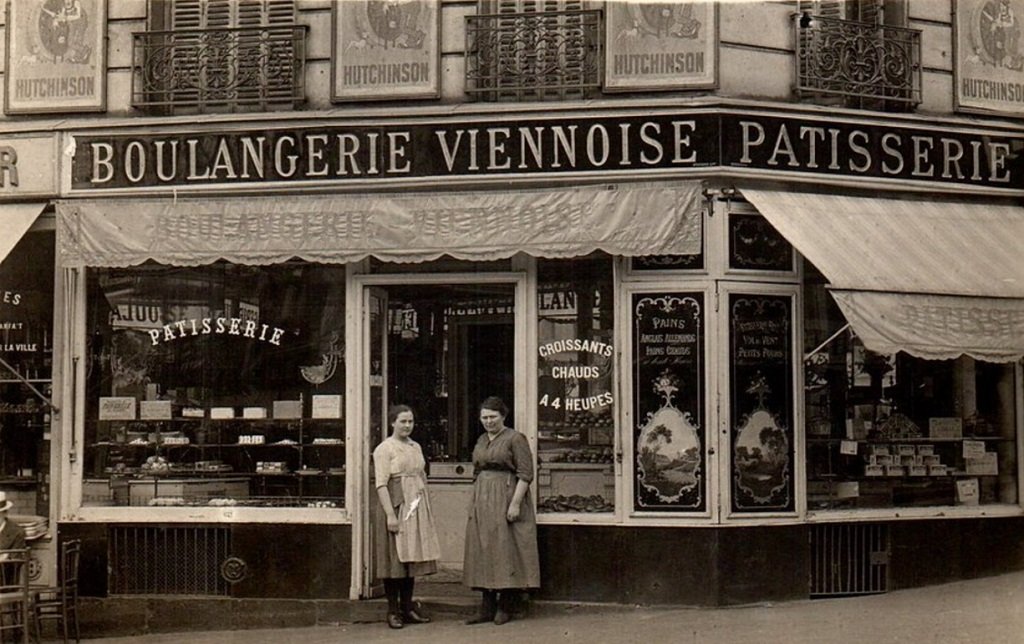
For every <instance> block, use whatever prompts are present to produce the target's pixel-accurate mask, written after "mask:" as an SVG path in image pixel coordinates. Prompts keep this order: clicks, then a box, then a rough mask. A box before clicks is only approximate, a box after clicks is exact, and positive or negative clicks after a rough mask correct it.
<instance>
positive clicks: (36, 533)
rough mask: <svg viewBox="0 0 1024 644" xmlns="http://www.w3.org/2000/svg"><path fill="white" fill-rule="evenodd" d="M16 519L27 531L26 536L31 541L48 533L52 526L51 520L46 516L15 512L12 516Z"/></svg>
mask: <svg viewBox="0 0 1024 644" xmlns="http://www.w3.org/2000/svg"><path fill="white" fill-rule="evenodd" d="M11 521H14V522H15V523H17V524H18V525H20V526H21V529H22V530H24V531H25V538H26V539H28V540H29V541H31V540H32V539H38V538H39V537H41V536H43V535H45V534H46V531H47V530H48V529H49V527H50V521H49V519H47V518H46V517H41V516H38V515H35V514H15V515H12V516H11Z"/></svg>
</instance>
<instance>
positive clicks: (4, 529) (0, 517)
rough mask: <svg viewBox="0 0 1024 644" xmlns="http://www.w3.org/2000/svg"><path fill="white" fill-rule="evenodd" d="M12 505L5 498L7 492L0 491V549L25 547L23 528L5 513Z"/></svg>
mask: <svg viewBox="0 0 1024 644" xmlns="http://www.w3.org/2000/svg"><path fill="white" fill-rule="evenodd" d="M13 506H14V504H13V503H11V502H10V501H9V500H8V499H7V493H6V492H3V491H0V550H15V549H19V548H24V547H25V530H24V529H22V527H21V526H20V525H18V524H17V523H15V522H14V521H12V520H11V518H10V517H9V516H8V514H7V513H8V510H10V509H11V508H12V507H13Z"/></svg>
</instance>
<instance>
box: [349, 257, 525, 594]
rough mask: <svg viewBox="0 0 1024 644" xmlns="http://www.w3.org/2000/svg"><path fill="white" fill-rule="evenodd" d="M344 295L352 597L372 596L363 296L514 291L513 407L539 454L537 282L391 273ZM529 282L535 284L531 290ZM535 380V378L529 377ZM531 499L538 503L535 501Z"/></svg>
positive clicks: (354, 280)
mask: <svg viewBox="0 0 1024 644" xmlns="http://www.w3.org/2000/svg"><path fill="white" fill-rule="evenodd" d="M349 277H350V279H349V287H350V288H348V289H347V292H346V304H347V309H346V315H345V346H346V347H347V349H346V361H345V377H346V387H345V389H346V398H347V400H346V402H345V418H346V422H345V434H346V437H345V442H346V444H347V446H348V448H347V449H346V454H347V456H346V461H347V472H348V476H347V477H346V483H345V493H346V506H347V508H348V511H349V516H350V517H351V518H352V566H351V568H352V579H351V585H350V589H349V598H350V599H360V598H364V597H368V596H369V593H370V584H371V583H372V581H373V580H372V579H367V565H368V562H369V557H371V556H372V551H371V548H370V547H369V546H370V544H369V538H368V532H367V528H368V526H367V517H368V516H369V504H370V503H373V502H374V498H373V494H372V493H373V490H370V489H369V485H368V477H369V467H370V454H369V452H368V451H367V440H366V438H367V437H366V436H365V430H366V419H368V418H369V413H370V384H369V379H368V377H367V375H368V372H367V369H366V367H367V361H368V355H367V353H368V350H369V341H370V337H369V328H368V325H367V324H366V315H365V314H366V312H365V311H364V302H365V292H366V290H367V289H369V288H374V287H384V288H386V287H388V286H409V285H424V286H431V285H437V286H443V285H449V284H506V285H510V286H512V287H513V290H514V295H513V298H514V299H513V302H514V307H515V310H514V312H513V324H514V334H515V342H514V345H515V355H514V357H513V365H514V370H515V375H514V378H513V382H514V387H515V391H516V397H515V400H514V403H513V404H514V409H513V410H512V414H513V418H514V419H515V424H516V429H517V430H518V431H520V432H522V433H523V434H525V435H526V437H527V439H529V441H530V445H531V448H532V449H533V450H534V451H535V450H536V441H537V431H536V414H533V413H529V412H530V410H535V409H536V400H537V378H536V377H535V374H536V373H537V357H536V351H534V350H531V349H532V347H534V345H535V344H536V332H535V330H531V325H530V324H529V321H530V320H531V319H533V320H535V319H536V310H535V309H536V306H537V304H536V300H537V298H536V296H535V295H534V296H533V297H531V294H533V293H534V292H535V291H536V288H535V286H536V284H535V280H531V279H530V273H528V272H526V271H505V272H494V273H387V274H350V276H349ZM531 281H533V282H534V284H533V287H534V288H531V284H530V283H531ZM531 376H532V377H531ZM532 501H533V502H534V503H535V502H536V499H535V498H533V499H532Z"/></svg>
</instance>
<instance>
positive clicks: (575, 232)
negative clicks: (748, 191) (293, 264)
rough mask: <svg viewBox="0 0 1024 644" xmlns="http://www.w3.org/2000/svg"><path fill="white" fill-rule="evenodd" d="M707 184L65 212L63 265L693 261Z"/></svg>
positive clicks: (168, 202) (118, 205) (120, 203)
mask: <svg viewBox="0 0 1024 644" xmlns="http://www.w3.org/2000/svg"><path fill="white" fill-rule="evenodd" d="M702 203H703V202H702V187H701V184H700V183H699V182H696V181H692V182H680V183H671V184H626V185H617V186H616V185H612V186H608V185H602V186H585V187H569V188H550V189H538V190H522V189H514V190H507V191H474V192H429V193H427V192H421V193H413V192H406V193H395V194H391V193H388V194H360V195H356V194H351V195H350V194H345V195H330V196H317V195H310V196H276V197H244V198H214V199H202V198H194V199H177V200H174V199H169V198H165V199H124V200H114V199H111V200H102V201H99V200H81V201H79V200H74V201H63V202H60V203H58V204H57V221H58V224H57V225H58V253H59V261H60V263H61V264H62V265H63V266H65V267H81V266H108V267H112V266H131V265H136V264H141V263H143V262H145V261H148V260H154V261H157V262H160V263H165V264H172V265H179V266H196V265H201V264H208V263H210V262H213V261H216V260H219V259H225V260H228V261H231V262H235V263H239V264H273V263H279V262H283V261H287V260H289V259H292V258H295V257H298V258H301V259H305V260H308V261H313V262H324V263H345V262H352V261H358V260H361V259H363V258H365V257H368V256H371V255H372V256H374V257H377V258H379V259H382V260H385V261H395V262H423V261H428V260H432V259H437V258H438V257H441V256H442V255H450V256H452V257H455V258H458V259H467V260H491V259H499V258H506V257H510V256H512V255H514V254H516V253H519V252H523V253H528V254H531V255H535V256H538V257H574V256H580V255H586V254H588V253H591V252H593V251H595V250H603V251H606V252H608V253H611V254H614V255H624V256H635V255H661V254H694V253H698V252H700V248H701V238H700V235H701V217H700V213H701V207H702Z"/></svg>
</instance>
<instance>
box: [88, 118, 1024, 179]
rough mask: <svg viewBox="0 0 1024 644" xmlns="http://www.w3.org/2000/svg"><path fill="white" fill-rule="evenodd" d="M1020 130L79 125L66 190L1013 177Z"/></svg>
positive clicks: (778, 125) (645, 122)
mask: <svg viewBox="0 0 1024 644" xmlns="http://www.w3.org/2000/svg"><path fill="white" fill-rule="evenodd" d="M1022 153H1024V136H1021V135H1019V134H1017V133H1008V132H1006V131H1002V130H997V129H991V130H981V129H978V128H974V129H972V130H970V131H966V130H963V129H958V128H955V127H952V126H944V125H936V124H929V125H928V126H927V127H923V126H920V127H918V126H916V125H914V124H911V123H907V124H903V123H897V124H890V123H865V122H863V121H847V120H842V119H839V118H828V117H817V116H815V117H807V116H804V115H793V116H774V115H773V116H766V115H763V114H760V113H746V112H742V111H737V110H721V111H715V112H709V111H706V109H703V108H702V110H694V111H692V112H689V111H686V110H679V111H674V112H669V113H662V114H651V115H644V116H637V115H624V116H592V117H576V118H560V119H554V118H527V119H517V120H516V121H515V122H511V121H503V120H499V119H491V120H489V121H466V122H460V123H451V122H450V121H447V120H446V121H443V122H438V123H421V124H415V125H405V124H401V123H399V122H395V123H391V124H387V123H385V124H383V125H379V126H348V125H321V126H317V127H308V128H288V129H287V130H284V129H281V130H278V129H267V130H260V131H249V132H246V131H239V132H219V133H218V132H208V133H185V134H165V135H149V134H147V135H88V136H81V137H76V153H75V156H74V159H73V162H72V181H71V186H72V192H75V191H78V192H81V191H97V190H105V189H120V188H160V187H167V188H169V189H170V188H177V187H181V186H190V185H192V186H198V185H210V184H222V185H223V184H226V185H232V184H237V185H253V184H256V185H258V184H265V183H273V182H329V183H335V182H345V181H351V180H373V179H380V178H389V179H395V178H411V179H417V178H429V177H435V178H443V177H486V176H501V175H512V174H515V175H524V174H526V175H531V174H549V175H563V174H573V173H581V172H587V173H593V172H599V173H621V172H634V173H635V172H636V171H658V172H661V173H663V172H664V171H666V170H695V169H713V168H715V167H722V168H730V169H737V168H739V169H749V170H757V171H759V172H763V171H772V172H780V173H783V172H784V173H789V174H793V173H795V174H798V175H813V176H816V177H834V178H843V179H849V178H859V179H870V180H878V179H896V180H910V181H919V182H928V183H931V184H934V185H944V186H948V185H951V184H952V185H960V186H976V187H1000V188H1009V189H1019V186H1021V185H1024V154H1022Z"/></svg>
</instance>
